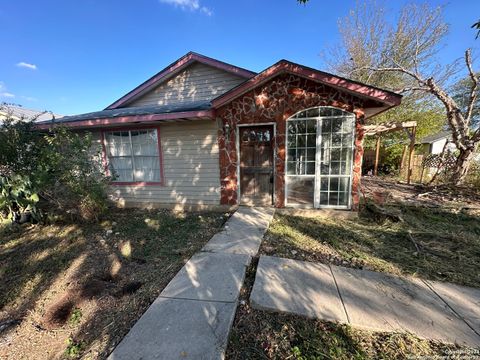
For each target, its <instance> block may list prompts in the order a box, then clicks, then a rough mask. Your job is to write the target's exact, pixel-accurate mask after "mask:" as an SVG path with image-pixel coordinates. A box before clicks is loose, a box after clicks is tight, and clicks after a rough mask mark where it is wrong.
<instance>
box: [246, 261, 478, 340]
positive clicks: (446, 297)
mask: <svg viewBox="0 0 480 360" xmlns="http://www.w3.org/2000/svg"><path fill="white" fill-rule="evenodd" d="M430 287H431V288H433V289H434V290H435V291H432V289H431V288H430ZM442 294H443V295H442ZM479 295H480V293H479V290H478V289H471V288H465V287H460V286H457V285H451V284H442V283H432V282H428V283H427V282H424V281H421V280H418V279H414V278H401V277H397V276H393V275H388V274H384V273H377V272H373V271H366V270H357V269H349V268H344V267H339V266H329V265H323V264H312V263H309V262H304V261H297V260H290V259H282V258H275V257H269V256H262V257H260V261H259V263H258V268H257V275H256V278H255V283H254V286H253V290H252V294H251V297H250V301H251V304H252V306H253V307H255V308H259V309H268V310H274V311H282V312H289V313H294V314H299V315H303V316H308V317H312V318H318V319H322V320H328V321H335V322H339V323H348V324H350V325H352V326H355V327H358V328H363V329H369V330H378V331H398V330H400V331H408V332H411V333H413V334H415V335H417V336H419V337H422V338H426V339H434V340H440V341H445V342H449V343H458V344H461V345H467V346H473V347H477V346H480V336H479V335H478V334H477V333H476V332H475V331H474V329H475V328H478V325H479V321H478V319H479V315H480V309H479V308H478V301H479V298H480V296H479Z"/></svg>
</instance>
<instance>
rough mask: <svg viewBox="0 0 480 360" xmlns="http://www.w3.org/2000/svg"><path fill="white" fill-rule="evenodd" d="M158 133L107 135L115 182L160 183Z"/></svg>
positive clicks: (153, 130)
mask: <svg viewBox="0 0 480 360" xmlns="http://www.w3.org/2000/svg"><path fill="white" fill-rule="evenodd" d="M158 145H159V144H158V134H157V129H142V130H121V131H108V132H105V147H106V152H107V157H108V164H109V169H110V172H111V173H112V175H114V178H115V180H114V181H115V182H160V180H161V174H160V154H159V146H158Z"/></svg>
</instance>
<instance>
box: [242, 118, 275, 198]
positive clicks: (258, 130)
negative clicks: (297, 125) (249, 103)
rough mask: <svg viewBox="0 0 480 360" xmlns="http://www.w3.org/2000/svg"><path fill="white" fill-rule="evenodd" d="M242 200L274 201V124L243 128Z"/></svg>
mask: <svg viewBox="0 0 480 360" xmlns="http://www.w3.org/2000/svg"><path fill="white" fill-rule="evenodd" d="M239 141H240V203H241V204H245V205H272V204H273V126H249V127H241V128H240V138H239Z"/></svg>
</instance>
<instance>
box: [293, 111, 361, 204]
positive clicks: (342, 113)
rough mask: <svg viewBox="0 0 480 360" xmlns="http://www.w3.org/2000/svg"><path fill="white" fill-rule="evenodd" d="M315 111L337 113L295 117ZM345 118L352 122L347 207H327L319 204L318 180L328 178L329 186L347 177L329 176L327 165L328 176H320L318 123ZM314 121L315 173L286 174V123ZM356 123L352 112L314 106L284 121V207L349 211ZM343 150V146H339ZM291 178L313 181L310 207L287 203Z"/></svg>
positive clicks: (320, 136) (351, 194) (320, 135)
mask: <svg viewBox="0 0 480 360" xmlns="http://www.w3.org/2000/svg"><path fill="white" fill-rule="evenodd" d="M315 109H318V110H319V111H320V110H321V109H324V110H327V109H329V110H331V111H337V114H335V115H333V113H332V115H327V116H320V114H319V115H318V116H314V117H308V116H305V117H297V116H298V115H299V114H301V113H303V112H307V111H309V110H315ZM345 117H348V118H350V119H351V120H353V129H352V139H351V143H350V147H349V148H350V149H351V151H352V154H351V162H350V169H349V175H348V178H349V186H348V187H349V191H348V192H345V193H347V194H348V203H347V205H333V204H329V205H321V204H320V193H321V191H320V180H321V178H322V177H323V178H328V179H329V184H330V178H332V177H338V178H341V177H342V178H343V177H347V175H340V174H338V175H337V174H331V173H330V171H331V169H330V165H329V174H328V175H325V174H324V175H321V174H320V170H319V167H318V164H320V163H321V161H320V154H321V147H322V140H323V139H322V136H323V133H322V131H321V129H320V132H319V131H318V126H319V123H320V126H322V124H323V120H324V119H335V118H345ZM313 119H315V120H316V121H317V134H316V135H317V138H316V141H317V143H316V146H317V154H316V160H315V164H316V166H315V167H316V171H315V174H310V175H306V174H305V175H294V174H288V162H289V156H288V152H289V149H290V147H289V146H288V135H289V132H288V123H289V122H290V121H298V120H300V121H302V120H313ZM356 123H357V117H356V115H355V114H354V113H352V112H348V111H345V110H343V109H340V108H337V107H334V106H328V105H327V106H316V107H311V108H306V109H302V110H300V111H298V112H297V113H295V114H293V115H292V116H291V117H289V118H288V119H287V120H286V126H285V188H284V193H285V206H288V207H295V208H317V209H323V208H327V209H328V208H332V209H351V207H352V196H353V193H352V184H353V177H354V174H353V168H354V161H355V138H356ZM341 147H342V148H343V146H341ZM291 178H297V179H302V180H304V179H312V178H313V179H314V189H313V191H314V193H313V194H312V195H313V204H312V205H306V204H296V203H290V202H289V201H288V195H289V183H290V179H291ZM327 193H330V190H328V191H327ZM338 193H340V191H338Z"/></svg>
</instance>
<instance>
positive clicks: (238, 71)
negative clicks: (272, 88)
mask: <svg viewBox="0 0 480 360" xmlns="http://www.w3.org/2000/svg"><path fill="white" fill-rule="evenodd" d="M194 62H199V63H202V64H205V65H209V66H212V67H214V68H217V69H220V70H224V71H227V72H229V73H232V74H234V75H237V76H239V77H243V78H245V79H250V78H251V77H252V76H255V75H256V73H255V72H253V71H250V70H247V69H244V68H241V67H238V66H234V65H231V64H228V63H225V62H223V61H220V60H216V59H213V58H210V57H208V56H205V55H201V54H197V53H195V52H192V51H190V52H189V53H187V54H186V55H184V56H182V57H181V58H180V59H178V60H177V61H175V62H173V63H172V64H170V65H168V66H167V67H166V68H164V69H163V70H161V71H160V72H158V73H157V74H155V75H154V76H152V77H151V78H150V79H148V80H147V81H145V82H144V83H142V84H140V85H139V86H137V87H136V88H135V89H133V90H132V91H130V92H129V93H127V94H126V95H124V96H122V97H121V98H120V99H118V100H117V101H115V102H114V103H113V104H111V105H109V106H108V107H107V108H106V109H105V110H110V109H116V108H118V107H121V106H123V105H125V104H126V103H128V102H131V101H132V100H133V99H136V98H137V97H139V96H141V95H143V94H145V93H146V92H148V91H150V90H151V89H153V88H155V87H156V86H158V85H159V84H160V83H162V82H164V81H166V80H168V79H170V78H171V77H172V76H174V75H175V74H177V73H179V72H180V71H182V70H183V69H185V68H186V67H188V66H189V65H191V64H192V63H194Z"/></svg>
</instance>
